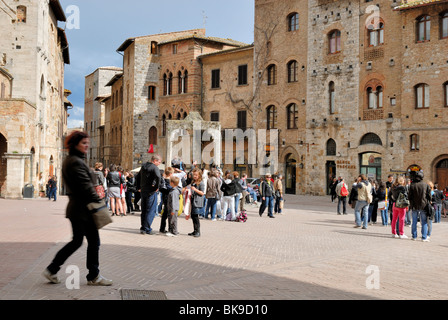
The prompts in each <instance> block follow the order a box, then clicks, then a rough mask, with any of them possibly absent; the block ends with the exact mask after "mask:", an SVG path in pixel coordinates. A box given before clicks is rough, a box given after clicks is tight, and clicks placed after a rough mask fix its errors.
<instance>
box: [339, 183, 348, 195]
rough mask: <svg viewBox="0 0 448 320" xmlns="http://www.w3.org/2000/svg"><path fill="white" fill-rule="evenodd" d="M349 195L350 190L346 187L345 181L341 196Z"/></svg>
mask: <svg viewBox="0 0 448 320" xmlns="http://www.w3.org/2000/svg"><path fill="white" fill-rule="evenodd" d="M346 196H348V190H347V188H346V187H345V183H342V188H341V197H346Z"/></svg>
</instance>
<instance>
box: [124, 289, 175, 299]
mask: <svg viewBox="0 0 448 320" xmlns="http://www.w3.org/2000/svg"><path fill="white" fill-rule="evenodd" d="M121 300H168V299H167V297H166V295H165V292H163V291H150V290H134V289H121Z"/></svg>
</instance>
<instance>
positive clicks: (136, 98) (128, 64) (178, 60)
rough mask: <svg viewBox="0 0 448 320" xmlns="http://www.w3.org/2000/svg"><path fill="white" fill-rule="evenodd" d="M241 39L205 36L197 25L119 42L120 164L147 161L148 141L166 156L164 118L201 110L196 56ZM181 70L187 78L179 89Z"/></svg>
mask: <svg viewBox="0 0 448 320" xmlns="http://www.w3.org/2000/svg"><path fill="white" fill-rule="evenodd" d="M241 45H243V44H242V43H239V42H236V41H231V40H229V39H220V38H213V37H206V36H205V30H204V29H195V30H187V31H181V32H172V33H166V34H157V35H149V36H144V37H137V38H131V39H128V40H126V41H125V42H124V43H123V44H122V45H121V46H120V47H119V48H118V50H117V51H119V52H123V55H124V57H123V72H124V75H123V89H124V95H123V97H124V102H123V140H124V141H126V143H125V144H124V145H123V154H122V166H123V167H124V168H135V167H139V166H140V165H141V163H144V162H146V161H148V160H149V159H150V157H151V154H149V153H148V150H149V147H150V145H151V144H152V145H153V148H154V152H155V153H159V154H161V155H162V156H164V155H165V154H166V150H167V148H166V139H165V134H164V132H163V131H164V130H163V127H164V126H165V125H166V123H165V124H164V121H167V120H170V119H173V120H174V119H178V118H179V117H180V118H179V119H183V118H185V116H186V115H187V114H188V113H189V112H190V111H199V112H200V111H201V65H200V64H199V62H198V59H197V58H198V57H199V56H200V55H201V54H205V53H210V52H214V51H219V50H225V49H229V48H235V47H239V46H241ZM186 72H187V73H186ZM164 75H165V76H166V78H164ZM170 75H171V80H170V82H169V84H168V80H169V77H170ZM185 75H187V77H186V80H185V81H187V82H186V83H185V87H184V90H182V88H181V86H182V84H181V83H182V79H184V78H183V77H185ZM165 88H166V89H165ZM168 88H169V89H168ZM150 90H153V91H151V92H150ZM168 91H170V92H168ZM164 117H165V118H164ZM150 142H152V143H150ZM164 158H165V157H164Z"/></svg>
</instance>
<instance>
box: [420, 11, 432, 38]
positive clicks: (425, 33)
mask: <svg viewBox="0 0 448 320" xmlns="http://www.w3.org/2000/svg"><path fill="white" fill-rule="evenodd" d="M430 31H431V17H430V16H427V15H424V16H420V17H419V18H417V42H423V41H429V40H430V39H431V36H430Z"/></svg>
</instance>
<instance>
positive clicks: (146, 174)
mask: <svg viewBox="0 0 448 320" xmlns="http://www.w3.org/2000/svg"><path fill="white" fill-rule="evenodd" d="M138 176H139V177H140V189H141V193H147V194H153V193H154V192H156V191H157V190H158V189H159V188H160V185H161V184H162V176H161V175H160V169H159V168H158V167H157V166H156V165H155V164H154V163H152V162H146V163H145V164H144V165H143V166H142V167H141V168H140V172H139V173H138Z"/></svg>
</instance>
